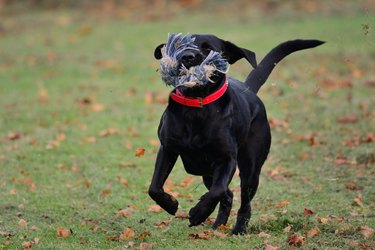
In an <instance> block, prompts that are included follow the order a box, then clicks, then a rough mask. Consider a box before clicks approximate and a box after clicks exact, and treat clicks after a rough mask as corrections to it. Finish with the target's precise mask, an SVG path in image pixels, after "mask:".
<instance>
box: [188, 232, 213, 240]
mask: <svg viewBox="0 0 375 250" xmlns="http://www.w3.org/2000/svg"><path fill="white" fill-rule="evenodd" d="M211 236H212V233H211V231H203V232H201V233H197V234H189V237H191V238H194V239H199V240H208V239H209V238H211Z"/></svg>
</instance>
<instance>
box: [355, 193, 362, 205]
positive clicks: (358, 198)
mask: <svg viewBox="0 0 375 250" xmlns="http://www.w3.org/2000/svg"><path fill="white" fill-rule="evenodd" d="M353 201H354V203H355V204H357V205H358V206H360V207H363V203H362V195H361V194H358V195H357V196H356V197H355V198H354V199H353Z"/></svg>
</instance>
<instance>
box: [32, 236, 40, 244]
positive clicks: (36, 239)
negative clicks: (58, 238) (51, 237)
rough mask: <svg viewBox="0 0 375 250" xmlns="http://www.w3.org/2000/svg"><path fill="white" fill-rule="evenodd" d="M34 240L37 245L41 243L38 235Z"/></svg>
mask: <svg viewBox="0 0 375 250" xmlns="http://www.w3.org/2000/svg"><path fill="white" fill-rule="evenodd" d="M33 241H34V244H35V245H37V244H38V243H39V241H40V239H39V238H38V237H35V238H34V240H33Z"/></svg>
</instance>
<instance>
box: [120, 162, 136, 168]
mask: <svg viewBox="0 0 375 250" xmlns="http://www.w3.org/2000/svg"><path fill="white" fill-rule="evenodd" d="M136 166H137V165H135V164H134V163H131V162H120V164H119V167H120V168H135V167H136Z"/></svg>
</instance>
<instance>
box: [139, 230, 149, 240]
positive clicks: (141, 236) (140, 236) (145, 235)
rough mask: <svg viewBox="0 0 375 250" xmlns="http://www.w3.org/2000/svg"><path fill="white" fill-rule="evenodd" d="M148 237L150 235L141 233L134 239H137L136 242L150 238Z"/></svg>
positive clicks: (145, 232)
mask: <svg viewBox="0 0 375 250" xmlns="http://www.w3.org/2000/svg"><path fill="white" fill-rule="evenodd" d="M150 235H151V234H150V232H147V231H144V232H142V233H141V234H140V235H138V236H137V237H136V239H137V240H141V239H143V238H146V237H148V236H150Z"/></svg>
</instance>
